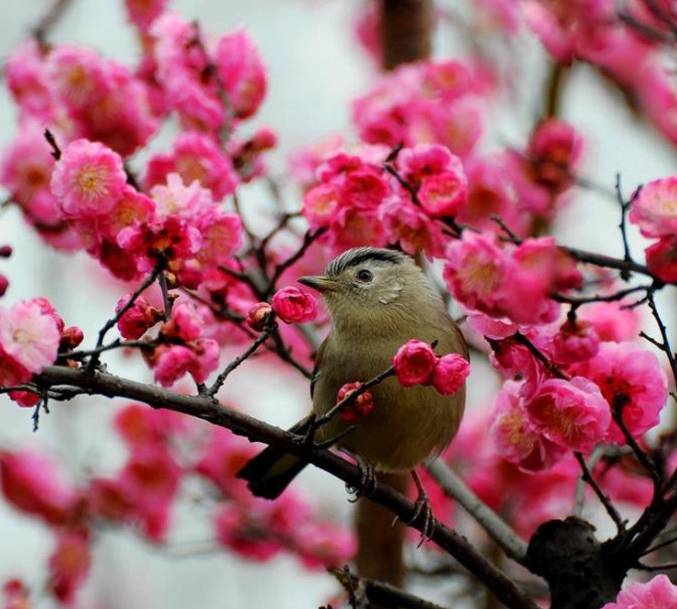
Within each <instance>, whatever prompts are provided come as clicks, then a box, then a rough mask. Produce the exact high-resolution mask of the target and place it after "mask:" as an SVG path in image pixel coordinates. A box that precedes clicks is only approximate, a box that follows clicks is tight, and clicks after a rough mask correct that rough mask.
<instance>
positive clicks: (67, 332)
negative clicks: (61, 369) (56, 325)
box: [59, 326, 85, 351]
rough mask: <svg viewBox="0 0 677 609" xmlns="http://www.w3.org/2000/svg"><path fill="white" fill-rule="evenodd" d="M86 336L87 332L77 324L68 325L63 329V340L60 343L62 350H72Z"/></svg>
mask: <svg viewBox="0 0 677 609" xmlns="http://www.w3.org/2000/svg"><path fill="white" fill-rule="evenodd" d="M84 338H85V334H84V332H83V331H82V329H81V328H78V327H77V326H68V327H67V328H64V329H63V330H62V331H61V342H60V343H59V350H60V351H72V350H73V349H75V347H77V346H78V345H79V344H80V343H81V342H82V341H83V339H84Z"/></svg>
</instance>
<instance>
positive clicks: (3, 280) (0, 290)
mask: <svg viewBox="0 0 677 609" xmlns="http://www.w3.org/2000/svg"><path fill="white" fill-rule="evenodd" d="M8 287H9V280H8V279H7V277H5V276H4V275H0V296H4V295H5V292H6V291H7V288H8Z"/></svg>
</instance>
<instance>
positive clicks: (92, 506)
mask: <svg viewBox="0 0 677 609" xmlns="http://www.w3.org/2000/svg"><path fill="white" fill-rule="evenodd" d="M87 507H88V508H89V510H90V513H91V514H92V516H95V517H97V518H105V519H107V520H110V521H111V522H128V521H131V520H132V519H133V517H134V516H135V512H136V507H135V506H134V502H133V500H132V498H131V497H130V496H129V495H128V494H127V491H126V489H125V488H124V487H123V485H122V484H120V481H119V480H109V479H106V478H94V479H93V480H91V481H90V483H89V487H88V489H87Z"/></svg>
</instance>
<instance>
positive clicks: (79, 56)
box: [47, 44, 106, 111]
mask: <svg viewBox="0 0 677 609" xmlns="http://www.w3.org/2000/svg"><path fill="white" fill-rule="evenodd" d="M47 72H48V75H49V81H50V84H51V86H52V87H53V90H54V91H55V92H56V93H57V94H58V96H59V99H61V100H62V101H63V103H64V104H65V105H66V106H67V107H68V108H69V110H71V111H78V110H81V109H82V108H84V107H85V106H86V105H87V104H91V103H93V102H94V101H96V100H97V99H98V98H99V97H100V96H102V94H103V92H104V91H105V90H106V80H105V68H104V64H103V61H102V60H101V58H100V57H99V56H98V55H97V54H96V53H95V52H94V51H91V50H89V49H86V48H83V47H79V46H75V45H71V44H62V45H59V46H57V47H56V48H55V49H53V50H52V51H51V52H50V53H49V55H48V56H47Z"/></svg>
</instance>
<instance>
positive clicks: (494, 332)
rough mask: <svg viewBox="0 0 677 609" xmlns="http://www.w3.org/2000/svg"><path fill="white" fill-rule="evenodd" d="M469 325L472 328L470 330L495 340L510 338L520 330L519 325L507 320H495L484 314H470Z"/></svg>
mask: <svg viewBox="0 0 677 609" xmlns="http://www.w3.org/2000/svg"><path fill="white" fill-rule="evenodd" d="M467 324H468V326H470V329H472V330H474V331H475V332H477V333H478V334H481V335H482V336H484V337H486V338H490V339H493V340H499V339H503V338H508V337H510V336H512V335H513V334H515V332H517V331H518V329H519V327H518V326H517V324H514V323H512V322H511V321H509V320H507V319H494V318H493V317H488V316H487V315H484V313H471V314H469V315H468V320H467Z"/></svg>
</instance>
